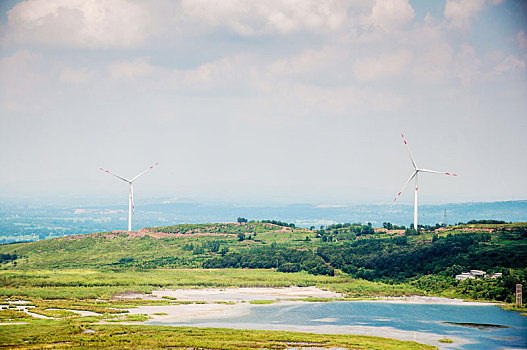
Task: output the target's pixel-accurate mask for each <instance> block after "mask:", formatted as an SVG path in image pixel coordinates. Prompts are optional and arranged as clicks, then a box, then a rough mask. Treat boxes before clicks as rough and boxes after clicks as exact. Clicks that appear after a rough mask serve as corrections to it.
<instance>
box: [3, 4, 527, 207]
mask: <svg viewBox="0 0 527 350" xmlns="http://www.w3.org/2000/svg"><path fill="white" fill-rule="evenodd" d="M402 133H404V135H405V137H406V138H407V141H408V144H409V146H410V148H411V151H412V153H413V155H414V157H415V159H416V162H417V164H418V166H420V167H423V168H427V169H434V170H441V171H449V172H455V173H458V174H459V176H458V177H449V176H443V175H436V174H424V175H423V176H420V178H419V188H420V191H419V192H420V200H421V202H423V203H446V202H470V201H494V200H511V199H527V176H526V174H527V157H526V155H527V137H526V136H525V135H527V3H526V2H525V1H521V0H517V1H512V0H446V1H408V0H383V1H381V0H347V1H345V0H327V1H323V2H321V1H318V0H268V1H249V0H224V1H213V0H173V1H172V0H171V1H169V0H150V1H135V0H111V1H107V0H25V1H13V0H2V1H0V150H1V151H0V161H1V164H2V171H0V196H4V197H9V196H11V197H12V196H15V197H16V196H26V197H30V198H31V197H39V196H48V197H57V198H59V197H68V196H86V197H90V198H103V197H105V198H108V197H109V198H115V199H116V200H120V199H122V200H123V201H125V202H126V199H127V191H128V189H127V185H126V183H124V182H122V181H120V180H118V179H116V178H114V177H111V176H109V175H108V174H105V173H102V172H101V171H100V170H99V168H101V167H102V168H106V169H109V170H110V171H113V172H116V173H118V174H120V175H122V176H124V177H128V178H131V177H133V176H135V175H136V174H138V173H139V172H141V171H142V170H144V169H145V168H147V167H148V166H150V165H151V164H153V163H155V162H159V166H158V167H156V168H154V169H153V170H152V171H151V172H149V173H148V174H145V175H144V177H142V178H141V179H139V180H137V182H136V185H134V189H135V194H136V203H137V202H138V201H139V200H140V199H141V198H142V199H145V200H146V198H154V197H163V198H168V199H171V200H179V201H185V200H195V201H223V202H240V203H241V202H243V203H253V204H264V203H277V204H280V203H283V204H286V203H316V204H317V203H326V204H360V203H368V204H369V203H391V202H393V198H394V197H395V195H396V194H397V193H398V192H399V190H400V189H401V187H402V185H403V184H404V183H405V181H406V180H407V179H408V177H409V176H410V175H411V173H412V171H413V168H412V163H411V161H410V158H409V156H408V153H407V152H406V149H405V147H404V144H403V142H402V138H401V134H402ZM400 200H401V202H402V203H412V202H413V193H412V190H411V189H410V190H409V189H407V190H406V191H405V193H403V195H402V197H401V199H400Z"/></svg>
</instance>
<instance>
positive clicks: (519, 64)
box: [494, 55, 526, 73]
mask: <svg viewBox="0 0 527 350" xmlns="http://www.w3.org/2000/svg"><path fill="white" fill-rule="evenodd" d="M525 68H526V64H525V61H523V60H521V59H519V58H518V57H516V56H512V55H511V56H507V57H506V58H505V59H504V60H503V61H502V62H501V63H500V64H498V65H496V66H495V67H494V71H496V72H497V73H505V72H508V71H514V70H525Z"/></svg>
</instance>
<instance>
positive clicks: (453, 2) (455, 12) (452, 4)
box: [443, 0, 485, 28]
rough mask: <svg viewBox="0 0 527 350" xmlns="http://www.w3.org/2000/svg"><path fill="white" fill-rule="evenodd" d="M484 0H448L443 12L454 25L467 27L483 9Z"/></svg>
mask: <svg viewBox="0 0 527 350" xmlns="http://www.w3.org/2000/svg"><path fill="white" fill-rule="evenodd" d="M484 4H485V2H484V0H447V2H446V4H445V9H444V11H443V14H444V16H445V19H446V20H447V22H448V23H449V24H450V25H451V26H453V27H458V28H461V27H465V26H467V25H468V24H470V20H471V19H472V18H473V17H474V16H475V15H476V14H477V13H478V12H479V11H481V10H482V9H483V6H484Z"/></svg>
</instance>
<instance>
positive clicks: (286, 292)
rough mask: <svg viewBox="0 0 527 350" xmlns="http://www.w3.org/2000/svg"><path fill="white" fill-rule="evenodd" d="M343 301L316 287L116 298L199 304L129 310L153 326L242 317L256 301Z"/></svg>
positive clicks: (157, 293) (213, 290)
mask: <svg viewBox="0 0 527 350" xmlns="http://www.w3.org/2000/svg"><path fill="white" fill-rule="evenodd" d="M342 297H343V295H342V294H340V293H335V292H330V291H325V290H322V289H319V288H316V287H288V288H222V289H220V288H206V289H167V290H156V291H153V292H152V294H151V295H147V294H127V295H123V296H118V297H117V298H119V299H135V298H142V299H148V300H162V299H164V298H171V299H175V300H178V301H195V302H199V303H196V304H181V305H163V306H138V307H137V308H130V309H128V311H129V313H130V314H131V315H135V314H147V315H148V316H150V317H151V318H152V320H153V321H156V322H161V321H169V320H170V321H174V322H184V321H185V320H193V319H205V318H230V317H238V316H242V315H245V314H248V313H249V312H250V308H251V307H252V306H253V304H250V302H254V301H258V300H272V301H275V302H284V301H291V300H295V299H303V298H322V299H334V298H342ZM156 314H157V315H156Z"/></svg>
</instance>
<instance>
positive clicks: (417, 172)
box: [393, 134, 457, 231]
mask: <svg viewBox="0 0 527 350" xmlns="http://www.w3.org/2000/svg"><path fill="white" fill-rule="evenodd" d="M401 136H402V137H403V141H404V145H405V146H406V150H408V154H409V155H410V159H411V160H412V164H413V166H414V172H413V173H412V175H411V176H410V178H409V179H408V181H406V183H405V184H404V186H403V188H402V189H401V191H400V192H399V193H398V194H397V196H396V197H395V199H394V200H393V201H394V202H395V201H396V200H397V198H399V196H400V195H401V193H403V191H404V189H405V188H406V186H408V184H409V183H410V181H412V179H414V178H415V194H414V229H415V230H416V231H417V191H418V186H417V177H418V174H419V173H434V174H443V175H449V176H457V174H452V173H445V172H442V171H436V170H428V169H421V168H418V167H417V164H416V163H415V159H414V157H413V156H412V152H410V148H409V147H408V143H407V142H406V139H405V138H404V135H403V134H401Z"/></svg>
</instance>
